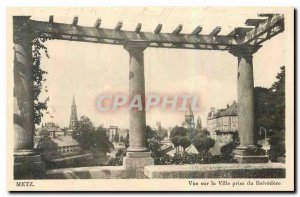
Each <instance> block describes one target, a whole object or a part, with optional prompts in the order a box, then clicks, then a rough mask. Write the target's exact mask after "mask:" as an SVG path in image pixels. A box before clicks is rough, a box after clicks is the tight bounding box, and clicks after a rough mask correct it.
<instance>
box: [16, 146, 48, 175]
mask: <svg viewBox="0 0 300 197" xmlns="http://www.w3.org/2000/svg"><path fill="white" fill-rule="evenodd" d="M45 176H46V168H45V164H44V163H43V162H42V161H41V157H40V155H39V154H37V153H35V152H33V151H31V150H22V151H16V152H15V153H14V179H43V178H45Z"/></svg>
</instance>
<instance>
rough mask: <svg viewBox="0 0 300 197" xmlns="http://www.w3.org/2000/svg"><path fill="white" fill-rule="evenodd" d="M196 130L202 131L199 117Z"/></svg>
mask: <svg viewBox="0 0 300 197" xmlns="http://www.w3.org/2000/svg"><path fill="white" fill-rule="evenodd" d="M196 129H197V130H199V131H200V130H201V129H202V122H201V118H200V116H198V119H197V125H196Z"/></svg>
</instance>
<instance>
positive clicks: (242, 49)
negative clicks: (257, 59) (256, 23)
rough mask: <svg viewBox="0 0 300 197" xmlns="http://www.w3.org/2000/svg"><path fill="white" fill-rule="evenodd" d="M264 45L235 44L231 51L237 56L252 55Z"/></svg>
mask: <svg viewBox="0 0 300 197" xmlns="http://www.w3.org/2000/svg"><path fill="white" fill-rule="evenodd" d="M260 47H262V46H261V45H255V46H253V45H246V46H243V45H241V46H235V47H232V48H231V49H230V51H229V53H231V54H232V55H234V56H236V57H252V55H253V54H254V53H256V52H257V51H258V49H260Z"/></svg>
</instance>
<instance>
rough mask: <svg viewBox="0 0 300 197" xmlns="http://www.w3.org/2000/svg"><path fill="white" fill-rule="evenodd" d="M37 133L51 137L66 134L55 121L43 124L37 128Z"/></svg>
mask: <svg viewBox="0 0 300 197" xmlns="http://www.w3.org/2000/svg"><path fill="white" fill-rule="evenodd" d="M36 135H39V136H41V135H49V136H50V137H51V138H54V137H56V136H64V135H65V131H64V130H63V129H61V128H60V127H59V126H58V125H57V124H55V123H53V122H47V123H45V124H42V127H41V128H39V129H37V133H36Z"/></svg>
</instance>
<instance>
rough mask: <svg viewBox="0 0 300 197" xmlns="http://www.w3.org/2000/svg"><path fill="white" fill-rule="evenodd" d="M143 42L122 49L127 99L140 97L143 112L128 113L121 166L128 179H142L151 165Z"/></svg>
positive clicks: (130, 43)
mask: <svg viewBox="0 0 300 197" xmlns="http://www.w3.org/2000/svg"><path fill="white" fill-rule="evenodd" d="M146 47H147V45H146V43H144V42H129V43H127V44H126V45H125V46H124V48H125V50H126V51H128V53H129V98H130V99H132V98H133V97H134V96H136V95H140V96H141V98H142V103H143V110H142V111H139V110H130V112H129V147H128V149H127V154H126V157H125V158H124V160H123V165H124V166H125V167H126V169H128V178H143V177H144V167H145V166H147V165H153V163H154V162H153V159H152V158H151V153H150V152H149V151H148V148H147V138H146V113H145V77H144V52H143V51H144V50H145V49H146Z"/></svg>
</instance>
